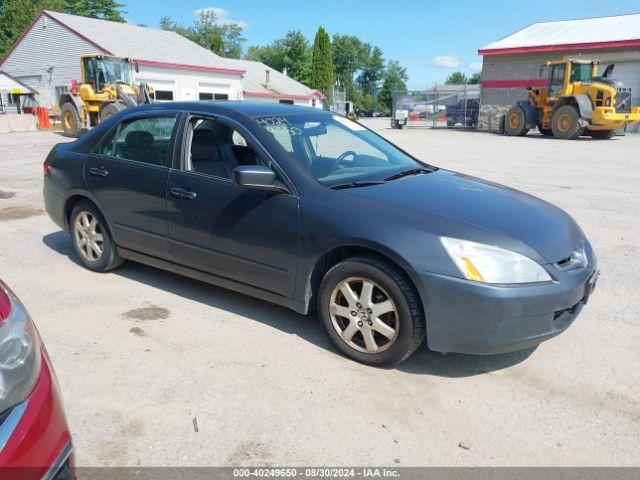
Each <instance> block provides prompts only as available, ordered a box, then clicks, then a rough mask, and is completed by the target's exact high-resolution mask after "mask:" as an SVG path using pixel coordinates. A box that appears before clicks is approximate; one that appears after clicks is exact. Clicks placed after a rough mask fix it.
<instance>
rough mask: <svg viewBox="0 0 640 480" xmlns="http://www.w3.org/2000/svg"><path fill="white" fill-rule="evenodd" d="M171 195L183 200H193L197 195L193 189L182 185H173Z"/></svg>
mask: <svg viewBox="0 0 640 480" xmlns="http://www.w3.org/2000/svg"><path fill="white" fill-rule="evenodd" d="M171 195H173V196H174V197H178V198H182V199H184V200H193V199H194V198H196V197H197V196H198V194H197V193H196V192H194V191H193V190H189V189H188V188H183V187H173V188H172V189H171Z"/></svg>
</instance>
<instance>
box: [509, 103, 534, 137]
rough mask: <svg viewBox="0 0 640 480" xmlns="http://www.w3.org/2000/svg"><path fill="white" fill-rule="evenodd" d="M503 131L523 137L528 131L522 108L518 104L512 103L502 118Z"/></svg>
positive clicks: (513, 135)
mask: <svg viewBox="0 0 640 480" xmlns="http://www.w3.org/2000/svg"><path fill="white" fill-rule="evenodd" d="M504 131H505V132H506V133H507V135H509V136H512V137H524V136H525V135H526V134H527V133H528V132H529V129H528V128H527V122H526V118H525V116H524V110H522V107H521V106H520V105H514V106H513V107H511V108H510V109H509V111H508V112H507V115H506V116H505V119H504Z"/></svg>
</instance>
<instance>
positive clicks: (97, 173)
mask: <svg viewBox="0 0 640 480" xmlns="http://www.w3.org/2000/svg"><path fill="white" fill-rule="evenodd" d="M89 173H91V175H93V176H94V177H106V176H107V175H109V170H105V169H104V168H102V167H100V168H96V167H93V168H90V169H89Z"/></svg>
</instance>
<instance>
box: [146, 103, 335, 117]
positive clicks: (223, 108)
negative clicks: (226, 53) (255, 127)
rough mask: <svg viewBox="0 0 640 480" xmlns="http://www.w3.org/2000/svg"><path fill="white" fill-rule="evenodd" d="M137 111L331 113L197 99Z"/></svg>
mask: <svg viewBox="0 0 640 480" xmlns="http://www.w3.org/2000/svg"><path fill="white" fill-rule="evenodd" d="M136 109H137V110H138V111H144V110H150V111H153V110H186V111H190V110H193V111H198V112H202V111H206V112H210V113H212V114H215V113H226V112H231V111H232V112H238V113H240V114H244V115H246V116H248V117H268V116H275V115H300V114H305V113H306V114H316V115H322V114H325V115H331V112H327V111H326V110H321V109H319V108H312V107H302V106H299V105H285V104H280V103H269V102H244V101H197V102H158V103H152V104H149V105H141V106H139V107H136Z"/></svg>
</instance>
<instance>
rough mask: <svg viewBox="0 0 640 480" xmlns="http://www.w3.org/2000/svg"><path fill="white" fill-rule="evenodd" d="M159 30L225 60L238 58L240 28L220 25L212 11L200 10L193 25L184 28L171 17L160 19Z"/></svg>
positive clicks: (240, 41)
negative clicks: (186, 40)
mask: <svg viewBox="0 0 640 480" xmlns="http://www.w3.org/2000/svg"><path fill="white" fill-rule="evenodd" d="M160 28H161V29H162V30H170V31H172V32H176V33H177V34H179V35H182V36H183V37H185V38H188V39H189V40H191V41H192V42H195V43H197V44H198V45H200V46H201V47H204V48H207V49H209V50H211V51H212V52H214V53H216V54H218V55H222V56H224V57H227V58H240V56H241V55H242V43H243V42H244V41H245V40H246V39H245V38H244V37H243V36H242V27H240V26H239V25H237V24H235V23H229V24H222V25H221V24H220V23H219V19H218V16H217V15H216V13H215V12H214V11H213V10H201V11H200V12H199V13H198V18H197V19H196V20H195V22H193V25H191V26H189V27H185V26H184V25H182V24H180V23H178V22H176V21H174V20H173V19H172V18H171V17H168V16H163V17H161V18H160Z"/></svg>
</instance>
